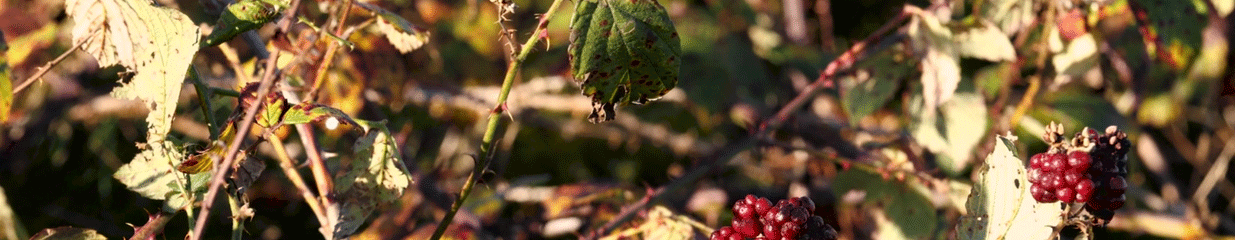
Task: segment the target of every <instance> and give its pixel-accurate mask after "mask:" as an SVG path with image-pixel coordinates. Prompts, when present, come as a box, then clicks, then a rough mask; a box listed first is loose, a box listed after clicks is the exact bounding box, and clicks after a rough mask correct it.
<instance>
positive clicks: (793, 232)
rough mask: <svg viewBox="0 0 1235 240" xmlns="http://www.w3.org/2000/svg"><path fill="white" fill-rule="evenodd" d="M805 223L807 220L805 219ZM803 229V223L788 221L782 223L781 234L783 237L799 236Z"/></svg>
mask: <svg viewBox="0 0 1235 240" xmlns="http://www.w3.org/2000/svg"><path fill="white" fill-rule="evenodd" d="M803 223H805V221H803ZM801 231H802V225H801V224H795V223H793V222H787V223H785V224H781V225H780V236H781V237H790V236H794V237H797V236H798V233H799V232H801Z"/></svg>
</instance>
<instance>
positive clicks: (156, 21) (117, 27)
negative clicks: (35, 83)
mask: <svg viewBox="0 0 1235 240" xmlns="http://www.w3.org/2000/svg"><path fill="white" fill-rule="evenodd" d="M152 4H153V3H152V2H151V1H150V0H66V2H65V12H66V13H67V14H68V15H69V17H72V18H73V21H74V22H75V23H76V25H74V26H73V42H74V43H79V44H84V45H82V49H83V50H85V51H86V52H88V53H90V55H91V56H94V58H95V59H98V61H99V65H100V66H111V65H117V64H118V65H121V66H124V67H125V68H127V69H128V70H129V71H132V72H135V74H134V75H133V79H132V81H131V82H129V83H124V84H122V85H121V86H120V87H118V88H116V89H115V90H113V91H112V95H114V96H116V97H118V98H125V99H141V100H142V101H143V102H145V103H146V107H147V108H149V109H150V114H149V115H147V117H146V123H147V125H148V127H149V129H148V131H147V133H146V141H147V142H150V143H157V142H162V141H163V139H164V138H165V137H166V136H167V133H168V131H169V130H170V129H171V121H172V117H173V115H174V113H175V112H176V101H177V100H178V98H179V97H180V86H181V84H182V83H183V81H184V75H185V73H186V71H187V70H188V67H189V64H190V63H191V62H192V61H191V60H192V59H193V55H194V54H195V53H196V52H197V44H198V38H199V37H200V34H199V33H198V31H197V26H196V25H194V24H193V22H192V21H190V20H189V17H188V16H185V15H184V14H183V13H180V12H179V11H176V10H173V9H169V8H164V7H156V6H154V5H152Z"/></svg>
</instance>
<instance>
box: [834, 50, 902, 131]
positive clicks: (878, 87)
mask: <svg viewBox="0 0 1235 240" xmlns="http://www.w3.org/2000/svg"><path fill="white" fill-rule="evenodd" d="M881 46H883V47H881V48H879V49H875V50H873V51H875V52H874V53H871V55H868V56H867V57H866V58H864V59H863V60H861V61H859V62H858V63H856V64H854V67H853V68H854V69H855V70H854V71H853V73H852V74H846V75H845V76H843V77H841V78H840V89H841V94H842V95H841V96H842V98H841V105H842V106H843V107H844V108H845V112H846V113H848V114H849V123H850V124H852V125H855V126H856V124H857V123H858V122H860V121H861V120H862V118H863V117H866V115H870V114H871V113H873V112H875V110H879V109H880V108H883V106H884V105H886V104H887V103H888V101H889V100H892V97H893V96H895V95H896V90H897V89H899V88H900V85H901V82H903V81H905V79H908V78H909V76H911V75H913V74H914V73H916V72H917V64H916V63H915V62H913V61H910V60H912V59H911V56H910V55H909V54H908V53H907V52H908V49H906V47H905V44H904V43H903V42H901V40H900V39H891V40H889V41H885V42H884V43H883V44H881Z"/></svg>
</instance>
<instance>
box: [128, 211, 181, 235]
mask: <svg viewBox="0 0 1235 240" xmlns="http://www.w3.org/2000/svg"><path fill="white" fill-rule="evenodd" d="M175 216H176V215H175V214H174V213H165V212H162V211H159V212H156V213H154V215H153V216H151V217H150V220H149V221H146V224H145V225H142V226H141V227H138V228H137V230H135V231H133V237H132V238H129V239H134V240H146V239H154V235H155V234H159V232H162V231H163V226H167V222H170V221H171V220H172V217H175Z"/></svg>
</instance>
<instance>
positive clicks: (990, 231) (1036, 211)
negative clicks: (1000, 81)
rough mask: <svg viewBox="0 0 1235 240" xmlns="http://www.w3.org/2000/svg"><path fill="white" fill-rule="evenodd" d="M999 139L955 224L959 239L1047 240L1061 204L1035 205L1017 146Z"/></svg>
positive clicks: (1004, 139) (1059, 218) (1003, 137)
mask: <svg viewBox="0 0 1235 240" xmlns="http://www.w3.org/2000/svg"><path fill="white" fill-rule="evenodd" d="M1013 141H1014V139H1010V138H1009V137H1006V136H998V137H997V139H996V141H995V150H994V152H991V155H990V156H987V157H986V166H984V167H982V169H981V170H979V171H980V172H981V175H980V176H979V177H978V182H976V183H974V186H973V190H972V191H971V192H970V193H969V199H968V201H967V202H966V203H965V209H966V211H967V212H968V215H965V216H962V217H961V219H960V224H958V225H956V232H957V238H958V239H1047V238H1048V237H1049V236H1050V235H1051V233H1052V232H1054V228H1053V227H1054V226H1056V225H1058V224H1059V223H1060V222H1061V221H1062V220H1063V216H1062V213H1063V211H1062V210H1060V206H1059V204H1060V203H1038V202H1037V201H1035V200H1034V199H1033V196H1031V195H1030V194H1029V180H1028V179H1026V171H1025V165H1024V161H1023V160H1021V159H1020V158H1017V156H1016V152H1015V151H1016V146H1015V143H1014V142H1013Z"/></svg>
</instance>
